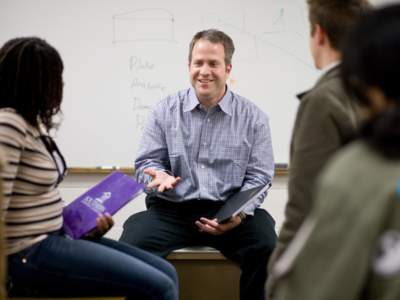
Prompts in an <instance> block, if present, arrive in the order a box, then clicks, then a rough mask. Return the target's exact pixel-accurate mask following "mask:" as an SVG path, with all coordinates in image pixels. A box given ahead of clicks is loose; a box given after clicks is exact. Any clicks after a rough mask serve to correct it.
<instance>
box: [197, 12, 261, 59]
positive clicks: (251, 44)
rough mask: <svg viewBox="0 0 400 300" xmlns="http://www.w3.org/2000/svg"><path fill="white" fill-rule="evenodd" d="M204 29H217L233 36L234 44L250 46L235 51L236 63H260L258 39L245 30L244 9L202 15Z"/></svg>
mask: <svg viewBox="0 0 400 300" xmlns="http://www.w3.org/2000/svg"><path fill="white" fill-rule="evenodd" d="M201 22H202V26H203V29H209V28H215V29H218V30H221V31H223V32H225V33H226V34H228V35H229V36H231V38H232V39H233V42H234V44H236V45H239V44H240V45H248V47H246V48H237V49H236V50H235V56H234V61H259V60H260V58H259V55H258V47H257V39H256V37H255V36H252V35H249V34H248V33H247V32H246V30H245V25H246V12H245V10H244V9H231V10H224V11H217V12H211V13H207V14H203V15H201Z"/></svg>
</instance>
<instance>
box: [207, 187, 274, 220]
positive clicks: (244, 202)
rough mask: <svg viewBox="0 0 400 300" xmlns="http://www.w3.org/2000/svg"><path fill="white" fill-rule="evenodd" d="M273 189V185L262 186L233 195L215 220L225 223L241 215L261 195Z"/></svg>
mask: <svg viewBox="0 0 400 300" xmlns="http://www.w3.org/2000/svg"><path fill="white" fill-rule="evenodd" d="M270 187H271V183H268V184H267V185H261V186H258V187H255V188H252V189H248V190H246V191H243V192H239V193H236V194H233V195H232V196H230V197H229V198H228V199H226V201H225V203H224V205H223V206H222V207H221V208H220V209H219V211H218V212H217V214H216V215H215V216H214V219H217V220H218V223H224V222H226V221H227V220H229V219H230V218H232V217H234V216H236V215H237V214H239V213H240V212H241V211H243V209H245V208H246V207H247V206H248V205H250V204H251V203H252V202H253V201H255V200H256V199H257V198H258V197H259V196H260V195H262V194H263V193H264V192H265V191H267V190H268V189H269V188H270Z"/></svg>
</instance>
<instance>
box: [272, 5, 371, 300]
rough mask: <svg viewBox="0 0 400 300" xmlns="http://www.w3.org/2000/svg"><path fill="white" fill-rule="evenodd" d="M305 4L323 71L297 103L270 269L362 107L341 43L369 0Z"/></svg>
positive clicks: (353, 132) (316, 58)
mask: <svg viewBox="0 0 400 300" xmlns="http://www.w3.org/2000/svg"><path fill="white" fill-rule="evenodd" d="M307 3H308V8H309V20H310V25H311V37H310V48H311V53H312V56H313V58H314V63H315V66H316V67H317V68H318V69H320V70H322V74H321V77H320V79H319V80H318V81H317V83H316V85H315V86H314V88H313V89H312V90H310V91H308V92H306V93H303V94H301V95H299V96H298V97H299V99H300V101H301V102H300V106H299V109H298V112H297V117H296V121H295V126H294V130H293V135H292V142H291V156H290V157H291V158H290V171H289V181H288V192H289V199H288V203H287V206H286V210H285V221H284V224H283V226H282V229H281V231H280V233H279V237H278V240H277V245H276V248H275V250H274V252H273V254H272V256H271V259H270V261H269V263H268V267H269V269H271V267H272V265H273V264H274V262H275V261H276V260H277V259H278V258H279V257H280V256H281V254H282V253H283V252H284V250H285V249H286V247H287V245H288V244H289V243H290V241H291V240H292V239H293V237H294V235H295V233H296V232H297V231H298V229H299V227H300V225H301V224H302V222H303V221H304V219H305V217H306V216H307V214H308V213H309V212H310V209H311V207H312V204H313V199H312V196H311V194H312V189H313V185H314V181H315V179H316V178H317V175H318V173H319V172H320V170H321V169H322V168H323V166H324V165H325V163H326V162H327V161H328V159H329V158H330V157H331V156H332V154H333V153H335V152H336V151H337V150H338V149H339V148H341V147H342V146H343V145H344V144H346V143H348V142H349V141H350V140H352V139H353V138H354V137H355V136H356V135H357V134H358V130H359V125H360V121H361V111H360V108H359V107H358V106H356V105H355V104H354V102H353V101H351V99H350V97H349V96H348V95H347V94H346V93H345V91H344V88H343V86H342V84H341V80H340V59H341V47H342V44H343V42H344V40H345V37H346V35H347V33H348V32H349V30H350V29H351V28H352V27H353V25H354V24H355V22H356V21H357V19H358V18H359V17H360V15H362V14H363V13H364V12H365V11H366V10H367V9H368V8H370V7H371V5H370V3H369V2H368V1H367V0H329V1H327V0H308V1H307ZM273 286H274V283H273V280H272V279H271V278H270V279H269V280H268V282H267V293H268V296H270V297H271V296H272V293H273Z"/></svg>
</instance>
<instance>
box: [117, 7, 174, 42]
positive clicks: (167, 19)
mask: <svg viewBox="0 0 400 300" xmlns="http://www.w3.org/2000/svg"><path fill="white" fill-rule="evenodd" d="M138 28H139V30H138ZM134 41H170V42H176V41H175V40H174V16H173V15H172V13H171V12H170V11H169V10H167V9H163V8H148V9H142V10H135V11H131V12H127V13H122V14H118V15H114V16H113V42H114V43H120V42H134Z"/></svg>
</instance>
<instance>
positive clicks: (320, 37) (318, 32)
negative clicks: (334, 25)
mask: <svg viewBox="0 0 400 300" xmlns="http://www.w3.org/2000/svg"><path fill="white" fill-rule="evenodd" d="M314 34H315V38H316V41H317V43H318V45H323V44H324V43H326V42H327V41H328V36H327V35H326V32H325V30H324V29H322V27H321V25H319V24H316V25H315V33H314Z"/></svg>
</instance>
